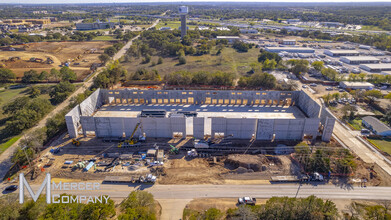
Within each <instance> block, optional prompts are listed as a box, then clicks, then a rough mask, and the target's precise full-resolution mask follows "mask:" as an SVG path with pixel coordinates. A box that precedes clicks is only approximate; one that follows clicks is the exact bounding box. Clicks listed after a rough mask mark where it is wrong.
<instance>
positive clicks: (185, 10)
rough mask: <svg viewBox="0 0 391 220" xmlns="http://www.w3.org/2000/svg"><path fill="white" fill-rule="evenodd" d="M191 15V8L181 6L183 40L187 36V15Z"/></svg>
mask: <svg viewBox="0 0 391 220" xmlns="http://www.w3.org/2000/svg"><path fill="white" fill-rule="evenodd" d="M187 13H189V8H188V7H187V6H179V14H180V15H181V38H182V39H183V37H185V35H186V28H187V27H186V15H187Z"/></svg>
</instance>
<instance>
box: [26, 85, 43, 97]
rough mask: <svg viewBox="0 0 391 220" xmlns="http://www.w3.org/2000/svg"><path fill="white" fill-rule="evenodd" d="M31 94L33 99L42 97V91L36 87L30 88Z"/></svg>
mask: <svg viewBox="0 0 391 220" xmlns="http://www.w3.org/2000/svg"><path fill="white" fill-rule="evenodd" d="M29 94H30V97H31V98H36V97H38V96H39V95H41V90H39V89H38V88H37V87H36V86H32V87H30V92H29Z"/></svg>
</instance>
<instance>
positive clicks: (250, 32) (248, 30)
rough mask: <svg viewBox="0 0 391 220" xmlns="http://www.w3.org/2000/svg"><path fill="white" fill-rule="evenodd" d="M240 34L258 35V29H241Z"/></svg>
mask: <svg viewBox="0 0 391 220" xmlns="http://www.w3.org/2000/svg"><path fill="white" fill-rule="evenodd" d="M240 33H242V34H258V30H257V29H240Z"/></svg>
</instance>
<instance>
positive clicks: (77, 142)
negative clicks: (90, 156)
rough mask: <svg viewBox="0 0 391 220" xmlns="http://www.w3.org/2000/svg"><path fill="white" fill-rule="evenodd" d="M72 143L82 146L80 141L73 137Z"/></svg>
mask: <svg viewBox="0 0 391 220" xmlns="http://www.w3.org/2000/svg"><path fill="white" fill-rule="evenodd" d="M72 144H73V145H75V146H80V141H78V140H76V139H72Z"/></svg>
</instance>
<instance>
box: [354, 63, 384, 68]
mask: <svg viewBox="0 0 391 220" xmlns="http://www.w3.org/2000/svg"><path fill="white" fill-rule="evenodd" d="M360 66H364V67H367V68H370V69H391V63H373V64H361V65H360Z"/></svg>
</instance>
